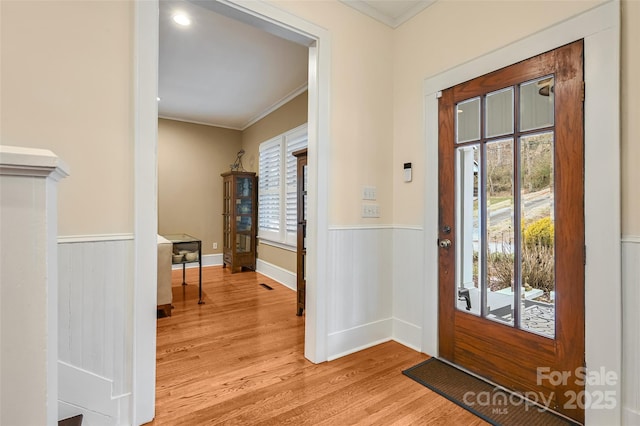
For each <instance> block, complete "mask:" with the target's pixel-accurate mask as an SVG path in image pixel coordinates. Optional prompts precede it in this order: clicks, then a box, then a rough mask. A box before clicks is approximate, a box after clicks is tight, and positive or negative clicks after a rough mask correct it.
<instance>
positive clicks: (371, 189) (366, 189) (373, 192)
mask: <svg viewBox="0 0 640 426" xmlns="http://www.w3.org/2000/svg"><path fill="white" fill-rule="evenodd" d="M377 192H378V191H377V189H376V187H375V186H363V187H362V199H363V200H375V199H376V197H377Z"/></svg>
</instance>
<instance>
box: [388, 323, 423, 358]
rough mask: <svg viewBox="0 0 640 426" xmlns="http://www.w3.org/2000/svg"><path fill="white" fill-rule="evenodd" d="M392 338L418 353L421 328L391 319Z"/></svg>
mask: <svg viewBox="0 0 640 426" xmlns="http://www.w3.org/2000/svg"><path fill="white" fill-rule="evenodd" d="M391 336H392V338H393V340H394V341H396V342H398V343H400V344H402V345H404V346H406V347H408V348H411V349H413V350H415V351H418V352H420V350H421V349H420V346H421V342H422V327H419V326H417V325H415V324H411V323H409V322H406V321H403V320H401V319H400V318H393V329H392V334H391Z"/></svg>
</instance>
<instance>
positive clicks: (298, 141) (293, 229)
mask: <svg viewBox="0 0 640 426" xmlns="http://www.w3.org/2000/svg"><path fill="white" fill-rule="evenodd" d="M285 140H286V144H287V155H286V159H287V172H286V176H285V241H286V242H287V244H292V245H295V244H296V242H297V240H296V235H297V231H298V207H297V206H298V202H297V199H298V182H297V176H298V174H297V173H298V172H297V168H298V159H297V158H296V157H294V156H293V153H294V152H296V151H299V150H301V149H302V148H306V146H307V128H306V126H305V127H304V129H299V130H298V131H296V132H294V133H292V134H290V135H289V136H287V137H286V138H285Z"/></svg>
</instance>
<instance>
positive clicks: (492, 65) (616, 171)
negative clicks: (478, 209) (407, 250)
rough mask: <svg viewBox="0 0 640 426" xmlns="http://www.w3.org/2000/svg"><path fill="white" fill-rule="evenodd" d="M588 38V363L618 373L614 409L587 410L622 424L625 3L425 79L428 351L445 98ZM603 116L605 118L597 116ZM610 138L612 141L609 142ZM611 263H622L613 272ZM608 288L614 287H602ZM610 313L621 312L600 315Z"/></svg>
mask: <svg viewBox="0 0 640 426" xmlns="http://www.w3.org/2000/svg"><path fill="white" fill-rule="evenodd" d="M579 39H584V41H585V44H584V46H585V49H584V79H585V85H586V96H585V104H584V115H585V128H584V130H585V141H584V143H585V182H584V184H585V242H586V247H587V253H586V259H587V261H586V265H585V348H586V350H585V352H586V353H585V358H586V363H587V368H588V370H592V371H598V370H599V369H600V368H603V369H604V371H607V372H614V373H615V374H616V375H617V378H618V379H617V380H616V382H615V383H614V384H611V385H604V386H595V385H591V384H589V383H587V385H586V392H587V393H592V392H594V391H596V390H597V391H611V392H613V393H614V394H615V396H616V400H617V404H616V407H615V408H614V409H610V410H598V409H591V408H590V407H585V421H586V422H587V424H589V423H598V424H620V422H621V406H622V399H621V386H620V379H621V374H620V369H621V358H622V321H621V311H620V306H621V301H622V297H621V287H622V285H621V284H622V279H621V268H620V265H621V246H620V127H619V117H620V112H619V98H620V82H619V69H620V65H619V64H620V55H619V51H620V4H619V2H617V1H612V2H608V3H605V4H603V5H600V6H598V7H596V8H594V9H591V10H589V11H586V12H584V13H582V14H580V15H577V16H575V17H573V18H570V19H568V20H566V21H564V22H561V23H559V24H556V25H554V26H551V27H549V28H547V29H545V30H543V31H540V32H538V33H536V34H533V35H531V36H529V37H526V38H524V39H522V40H519V41H516V42H514V43H512V44H509V45H507V46H505V47H503V48H500V49H498V50H496V51H493V52H491V53H489V54H487V55H485V56H482V57H478V58H476V59H474V60H471V61H469V62H465V63H463V64H461V65H459V66H457V67H455V68H452V69H450V70H448V71H445V72H443V73H440V74H437V75H434V76H432V77H429V78H427V79H425V82H424V92H423V93H424V105H425V118H424V120H425V168H426V173H425V217H424V223H425V228H424V229H425V232H424V234H425V271H426V272H425V277H424V317H423V327H422V348H421V349H422V351H423V352H425V353H428V354H436V355H437V354H438V250H439V249H438V247H437V243H436V242H437V238H438V93H439V91H440V90H442V89H445V88H448V87H451V86H455V85H457V84H459V83H462V82H464V81H467V80H471V79H472V78H475V77H478V76H481V75H483V74H487V73H489V72H492V71H495V70H497V69H500V68H503V67H506V66H508V65H511V64H514V63H516V62H519V61H522V60H524V59H527V58H529V57H533V56H536V55H539V54H541V53H544V52H546V51H549V50H553V49H555V48H557V47H560V46H563V45H565V44H568V43H571V42H573V41H576V40H579ZM596 118H597V119H596ZM603 141H608V143H603ZM611 265H615V266H614V267H613V268H612V267H611ZM601 283H607V284H608V285H607V286H603V285H600V284H601ZM602 312H608V313H614V315H598V313H602Z"/></svg>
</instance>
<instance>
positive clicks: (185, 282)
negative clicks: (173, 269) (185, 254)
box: [182, 263, 187, 285]
mask: <svg viewBox="0 0 640 426" xmlns="http://www.w3.org/2000/svg"><path fill="white" fill-rule="evenodd" d="M184 266H185V264H184V263H183V264H182V285H187V281H186V280H185V279H184Z"/></svg>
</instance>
